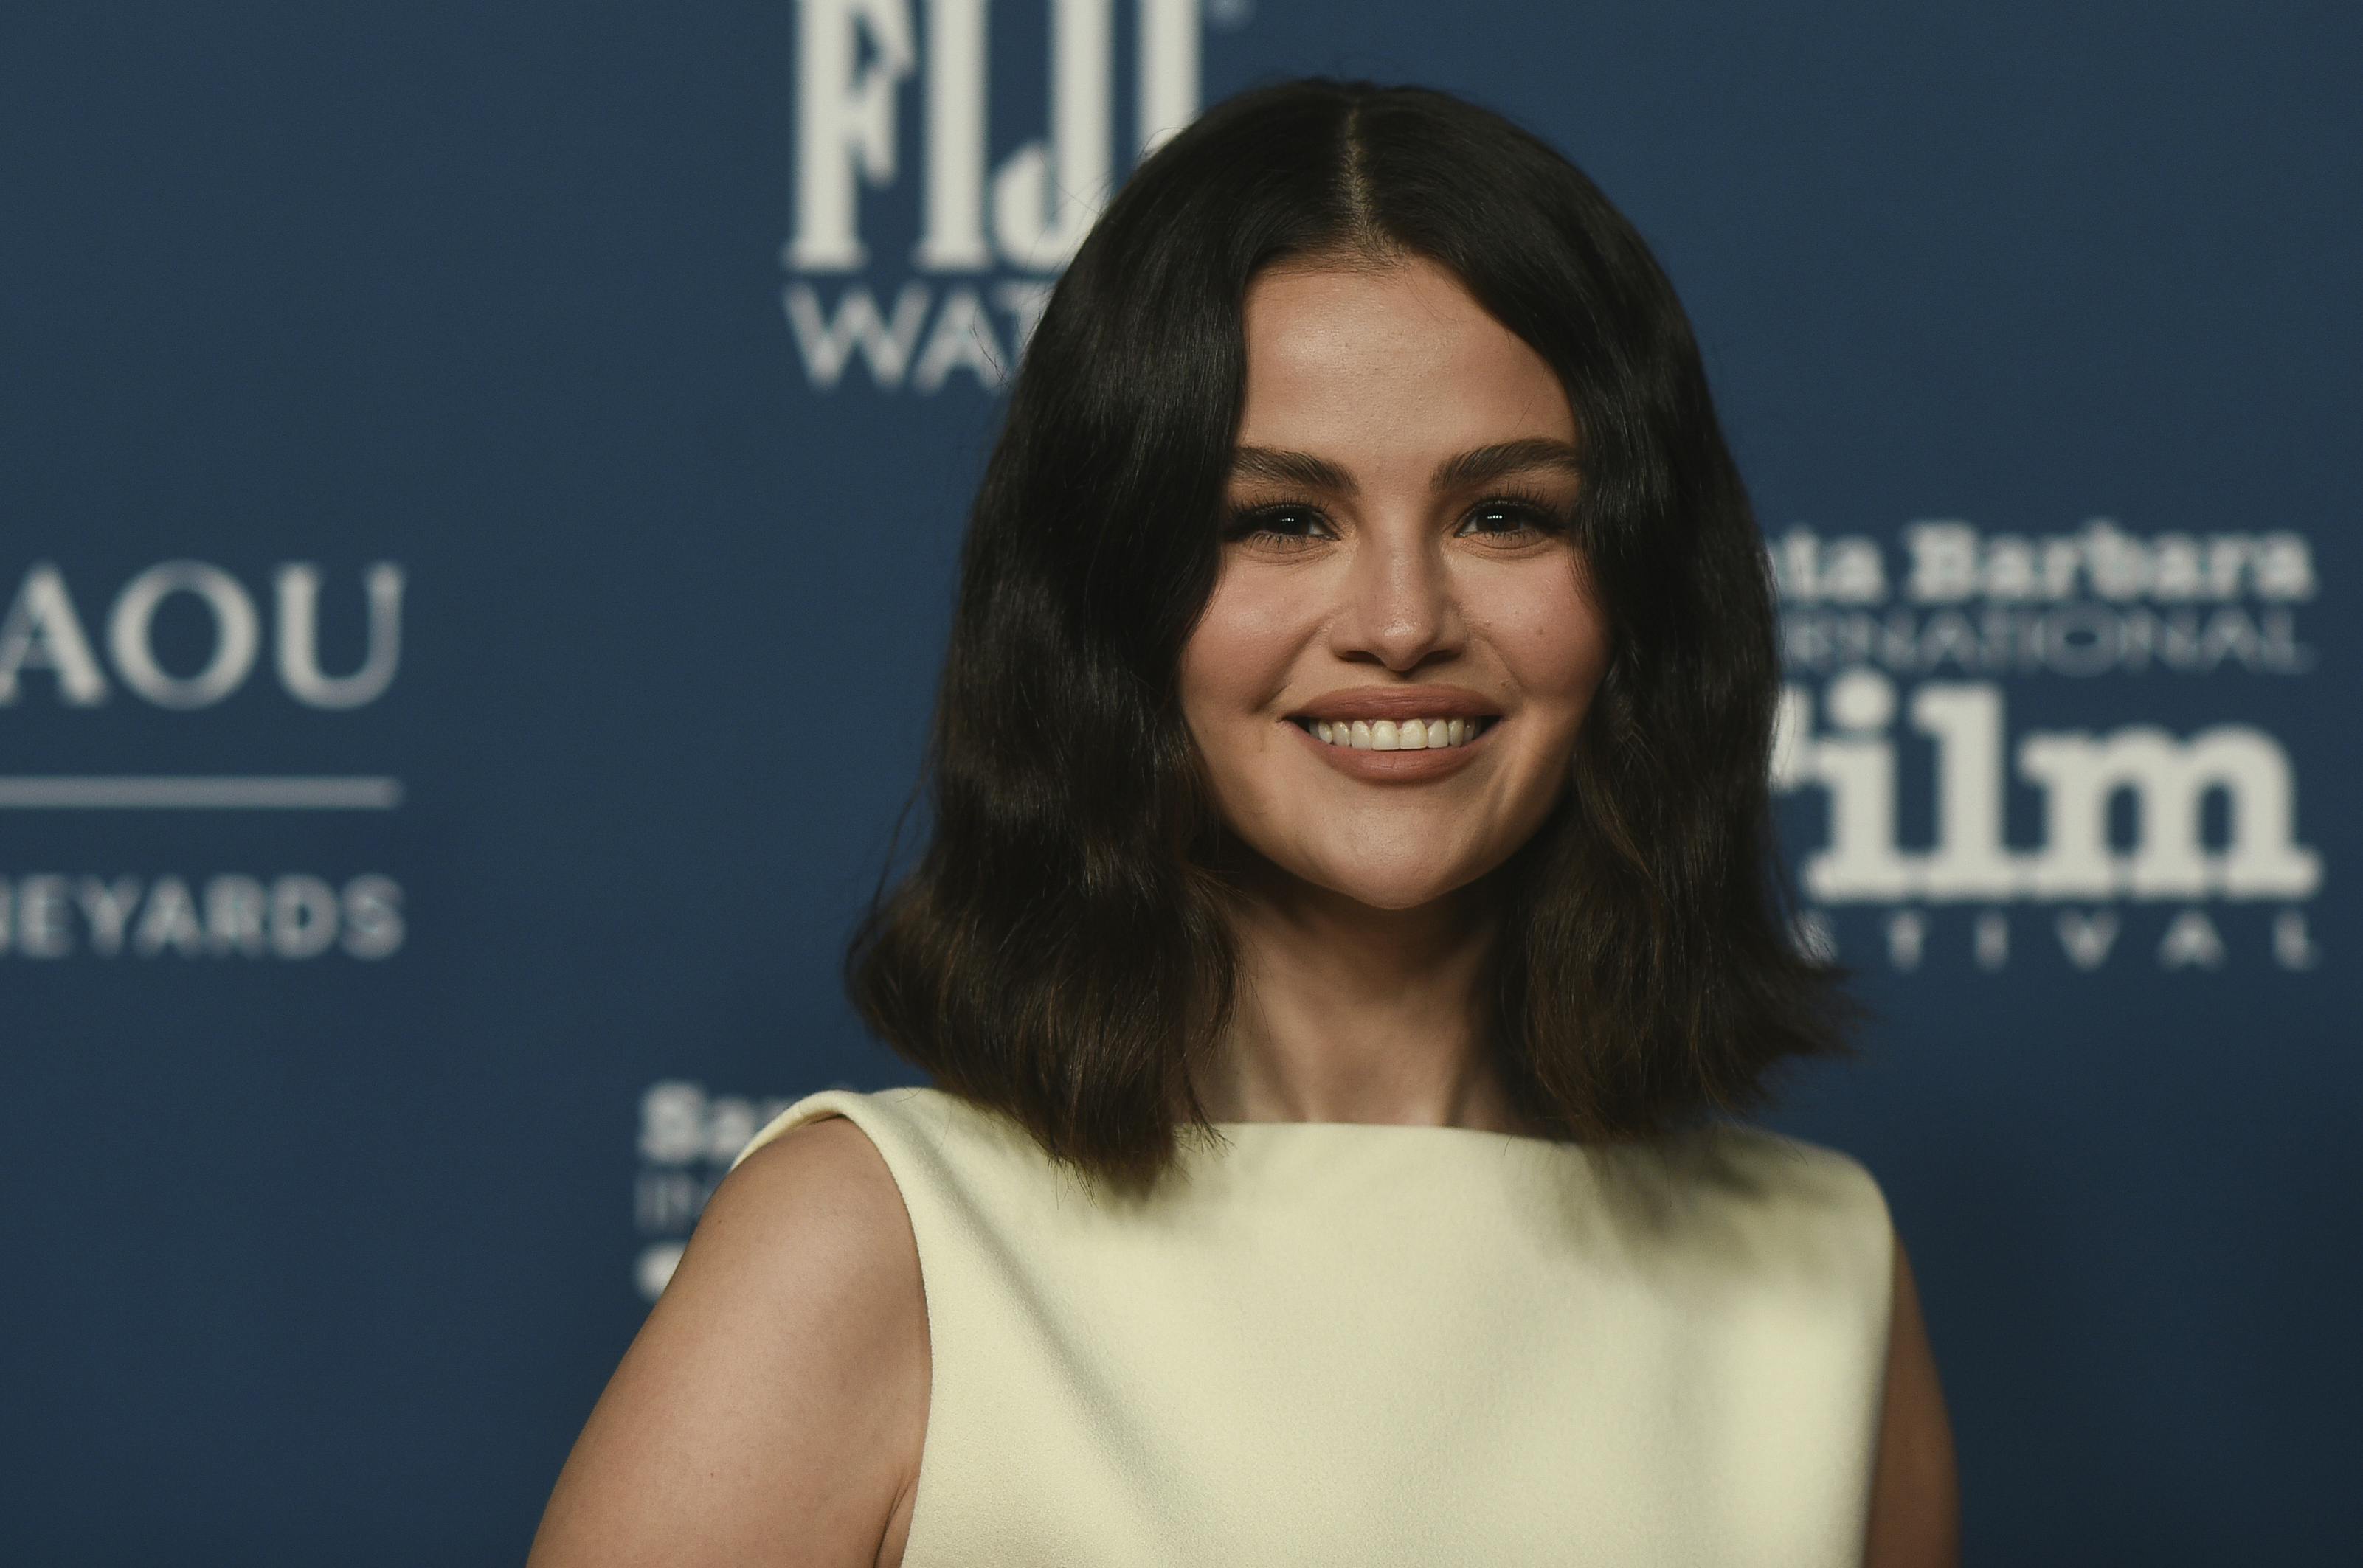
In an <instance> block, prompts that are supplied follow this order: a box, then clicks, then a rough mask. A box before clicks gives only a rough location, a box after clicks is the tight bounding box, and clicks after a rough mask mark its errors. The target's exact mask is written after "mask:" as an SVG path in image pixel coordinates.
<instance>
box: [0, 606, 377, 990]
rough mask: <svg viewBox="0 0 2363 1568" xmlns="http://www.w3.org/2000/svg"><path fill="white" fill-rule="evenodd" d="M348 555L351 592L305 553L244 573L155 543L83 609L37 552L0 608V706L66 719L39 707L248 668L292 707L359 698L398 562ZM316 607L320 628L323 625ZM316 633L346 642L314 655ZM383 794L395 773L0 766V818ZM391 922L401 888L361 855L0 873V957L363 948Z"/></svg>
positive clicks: (228, 694) (249, 681)
mask: <svg viewBox="0 0 2363 1568" xmlns="http://www.w3.org/2000/svg"><path fill="white" fill-rule="evenodd" d="M358 575H359V582H358V584H357V585H356V586H357V588H358V592H357V593H353V590H352V588H349V587H345V585H342V584H332V583H331V580H330V574H329V573H328V572H327V570H326V569H323V568H321V567H319V566H317V565H315V564H313V563H311V562H305V561H291V562H287V563H284V564H283V565H281V566H279V567H278V568H276V569H274V570H273V571H272V573H271V576H270V579H269V586H268V588H267V589H265V590H262V591H257V590H255V589H252V588H250V587H249V586H248V585H247V584H246V583H245V582H243V581H241V580H239V578H238V577H237V576H236V575H234V574H232V573H231V572H228V571H227V570H225V569H222V568H220V567H218V566H216V565H213V564H212V563H210V562H206V561H200V560H172V561H163V562H160V563H158V564H157V565H154V566H151V567H149V568H148V569H145V570H142V571H139V572H138V573H135V574H134V575H133V576H132V577H131V578H130V579H129V580H128V581H126V582H124V583H123V584H122V585H121V586H120V587H119V588H117V589H116V591H115V592H114V593H113V594H112V595H111V596H109V597H107V598H106V599H105V600H104V601H103V602H94V603H93V604H92V605H91V607H90V610H89V611H88V612H86V611H85V606H84V602H83V601H81V600H78V599H77V598H76V596H75V592H74V590H73V587H72V584H71V583H70V581H69V580H68V578H67V575H66V573H65V571H64V569H62V568H61V567H60V566H59V565H58V564H57V563H55V562H52V561H39V562H36V563H34V564H33V565H32V566H31V567H30V568H28V569H27V570H26V572H25V574H24V576H23V577H22V579H21V580H19V581H18V583H17V588H16V591H15V593H14V595H13V596H12V597H11V598H10V599H9V601H8V603H7V609H6V613H5V615H0V719H6V718H13V720H14V722H15V723H17V724H19V725H28V724H30V725H37V726H53V725H55V724H57V723H65V724H67V725H69V727H71V725H72V723H75V722H76V721H73V720H72V719H70V718H64V719H61V718H58V717H56V716H55V715H72V714H75V713H88V712H95V711H99V710H104V709H109V708H114V707H119V706H121V705H123V704H124V703H125V702H126V701H128V702H130V703H132V704H133V705H135V706H137V705H139V704H144V705H146V706H149V707H153V708H162V709H171V710H177V711H181V712H197V711H202V710H205V709H210V708H213V707H216V706H217V705H218V704H220V703H223V702H226V701H229V700H230V699H231V698H233V697H235V696H237V695H238V694H239V693H240V692H241V691H243V690H249V689H250V688H254V687H263V688H265V689H270V688H275V689H276V690H277V692H278V694H279V695H280V696H281V697H283V698H284V699H286V700H288V701H293V702H294V703H295V704H297V705H298V706H300V707H303V708H308V709H316V710H323V711H327V712H351V711H354V710H358V709H364V708H367V707H369V706H370V705H371V704H372V703H374V702H376V701H379V700H380V699H381V698H383V696H384V695H385V693H386V691H387V690H388V689H389V688H391V687H392V686H393V684H394V678H395V675H396V673H397V672H398V671H399V669H400V668H401V663H402V599H403V589H404V583H405V576H404V572H403V569H402V568H401V567H399V566H397V565H395V564H394V563H393V562H390V561H379V562H375V563H373V564H372V565H369V566H366V567H364V568H362V569H361V570H360V572H359V574H358ZM338 588H344V591H345V593H347V594H352V598H353V600H357V601H358V604H357V606H355V605H354V604H353V602H352V601H349V600H346V599H345V597H344V595H343V594H339V593H338V592H337V591H336V590H337V589H338ZM324 602H333V606H332V607H327V606H324ZM100 603H103V610H102V609H101V608H100ZM356 607H357V608H358V611H359V613H358V616H357V617H355V616H354V613H353V611H354V609H355V608H356ZM324 621H327V622H331V623H332V624H331V625H330V627H329V628H328V630H329V631H330V632H331V633H332V634H334V635H329V636H327V638H325V639H324V635H323V623H324ZM324 640H325V641H326V642H327V643H330V644H333V645H334V646H337V647H338V648H340V649H348V650H357V651H351V652H349V654H348V656H347V657H343V658H341V659H331V658H328V657H325V656H324ZM36 708H38V709H43V710H49V711H50V712H48V713H47V714H37V713H35V712H29V711H28V710H33V709H36ZM40 733H43V734H49V735H55V734H60V733H61V732H60V731H59V730H57V729H55V728H54V727H51V728H47V729H45V730H43V731H41V732H40ZM12 739H13V740H14V742H15V744H14V745H11V746H10V748H9V755H10V757H11V760H12V761H15V762H21V760H22V759H25V758H28V757H30V756H41V757H43V759H44V760H46V757H47V753H48V751H49V750H50V748H48V747H44V749H43V751H41V752H36V751H34V750H33V748H32V747H31V746H30V745H28V744H27V743H26V740H25V738H24V736H23V735H22V734H17V735H15V736H13V737H12ZM56 749H60V750H61V749H63V748H56ZM401 800H402V785H401V782H400V780H398V779H396V778H387V777H380V776H358V777H356V776H321V775H314V774H292V773H272V774H234V775H205V776H194V775H181V774H167V773H137V774H78V773H65V772H51V771H44V772H39V773H23V774H17V773H9V774H5V775H0V822H22V821H24V820H26V814H27V813H46V812H105V811H117V812H119V811H139V812H184V811H206V812H219V811H240V812H258V811H259V812H275V811H306V812H321V811H328V812H338V811H388V810H392V809H394V807H396V806H398V805H399V804H400V803H401ZM404 933H405V926H404V922H403V913H402V889H401V887H400V885H399V884H398V883H396V882H395V881H394V878H391V877H388V876H385V875H383V874H382V873H379V872H374V871H371V872H362V873H360V874H358V875H353V876H349V877H343V878H336V879H331V878H326V877H322V876H319V875H316V874H315V873H313V872H310V871H303V870H286V871H280V872H275V873H271V874H267V875H266V874H256V873H250V872H244V871H224V872H219V873H216V874H212V875H209V876H203V877H195V878H192V877H188V876H183V875H180V874H177V873H172V872H166V873H161V874H154V875H144V874H128V873H121V872H106V873H102V872H69V871H61V870H42V869H35V870H28V871H21V872H14V873H9V874H6V875H0V957H17V958H28V959H50V958H68V957H73V956H76V955H89V956H93V957H99V958H116V957H131V958H160V957H167V956H178V957H184V958H270V959H303V958H313V957H318V956H321V955H328V954H341V955H345V956H348V957H352V958H361V959H378V958H384V957H388V956H390V955H393V954H394V953H395V952H396V951H398V950H399V949H400V947H401V946H402V943H403V937H404Z"/></svg>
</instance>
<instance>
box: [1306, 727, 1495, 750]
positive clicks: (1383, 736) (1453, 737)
mask: <svg viewBox="0 0 2363 1568" xmlns="http://www.w3.org/2000/svg"><path fill="white" fill-rule="evenodd" d="M1306 727H1307V728H1309V729H1310V730H1312V732H1313V733H1314V734H1315V735H1316V736H1318V737H1319V738H1320V739H1321V740H1322V741H1323V742H1325V743H1326V744H1327V745H1343V746H1351V747H1352V748H1353V749H1355V750H1356V751H1438V750H1441V749H1443V748H1444V747H1446V746H1454V745H1468V744H1469V743H1470V741H1473V740H1475V739H1476V738H1477V737H1478V736H1479V735H1480V734H1483V733H1484V729H1485V722H1484V721H1483V720H1481V719H1405V720H1403V721H1402V722H1400V723H1398V722H1397V721H1395V720H1392V719H1380V720H1377V721H1376V722H1370V721H1366V720H1362V719H1356V720H1355V721H1354V722H1353V723H1350V724H1348V723H1346V722H1345V721H1343V720H1337V721H1332V720H1328V719H1315V720H1313V721H1311V722H1310V723H1308V724H1307V726H1306Z"/></svg>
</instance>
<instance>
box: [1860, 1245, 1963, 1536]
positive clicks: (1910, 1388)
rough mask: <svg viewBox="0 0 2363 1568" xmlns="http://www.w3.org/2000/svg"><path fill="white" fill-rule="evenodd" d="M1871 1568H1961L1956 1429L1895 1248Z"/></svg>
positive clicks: (1906, 1267) (1915, 1296) (1914, 1292)
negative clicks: (1893, 1294)
mask: <svg viewBox="0 0 2363 1568" xmlns="http://www.w3.org/2000/svg"><path fill="white" fill-rule="evenodd" d="M1892 1324H1893V1326H1892V1329H1891V1331H1890V1332H1889V1336H1888V1350H1887V1395H1886V1399H1885V1402H1884V1407H1883V1413H1882V1415H1881V1417H1880V1439H1879V1469H1878V1474H1877V1477H1876V1479H1875V1480H1874V1481H1873V1482H1872V1484H1871V1496H1870V1527H1869V1542H1868V1546H1867V1549H1866V1551H1865V1552H1864V1556H1863V1562H1864V1564H1865V1568H1959V1563H1960V1561H1961V1497H1960V1482H1959V1476H1958V1473H1957V1471H1956V1469H1955V1466H1954V1463H1953V1429H1952V1424H1951V1422H1950V1420H1949V1419H1947V1416H1946V1414H1945V1391H1944V1388H1943V1386H1942V1385H1941V1384H1939V1383H1938V1381H1937V1378H1936V1353H1935V1351H1934V1350H1933V1349H1932V1348H1931V1347H1930V1345H1929V1343H1928V1327H1927V1324H1926V1323H1925V1321H1923V1320H1922V1318H1921V1316H1920V1292H1919V1287H1918V1286H1916V1285H1915V1284H1914V1282H1913V1278H1912V1262H1911V1260H1910V1259H1909V1258H1907V1257H1906V1256H1904V1253H1903V1239H1902V1238H1901V1237H1899V1238H1897V1240H1896V1242H1895V1309H1894V1317H1893V1320H1892Z"/></svg>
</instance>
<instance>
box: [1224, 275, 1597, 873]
mask: <svg viewBox="0 0 2363 1568" xmlns="http://www.w3.org/2000/svg"><path fill="white" fill-rule="evenodd" d="M1246 325H1247V362H1248V367H1247V403H1246V408H1245V410H1244V411H1243V414H1242V416H1241V423H1240V426H1239V436H1238V446H1237V450H1236V452H1235V454H1234V463H1233V469H1232V472H1231V477H1230V480H1229V483H1228V495H1227V505H1226V514H1227V516H1226V525H1225V529H1224V543H1223V546H1222V551H1223V559H1222V570H1221V576H1220V578H1219V580H1217V582H1216V584H1215V591H1214V595H1213V598H1212V600H1211V601H1210V602H1209V603H1208V604H1207V607H1206V611H1205V613H1204V616H1203V617H1202V618H1201V620H1200V621H1199V623H1198V625H1197V628H1196V629H1195V631H1193V633H1192V635H1191V638H1190V641H1189V644H1188V646H1186V647H1185V648H1184V649H1183V651H1182V670H1181V686H1182V711H1183V713H1184V716H1185V717H1186V719H1187V721H1188V723H1189V725H1190V729H1191V733H1192V734H1193V736H1194V737H1195V738H1196V740H1197V744H1198V745H1199V747H1200V749H1201V750H1202V752H1203V753H1204V756H1205V758H1206V763H1207V767H1208V771H1209V772H1210V774H1211V776H1212V778H1213V781H1214V786H1215V793H1216V795H1217V797H1218V799H1219V801H1220V803H1221V807H1222V811H1223V813H1224V816H1225V818H1226V821H1227V822H1228V823H1230V825H1231V827H1232V829H1233V831H1234V832H1235V833H1237V834H1238V836H1239V837H1241V838H1242V839H1244V840H1245V841H1246V842H1247V844H1248V845H1249V846H1251V847H1252V848H1254V849H1255V850H1256V851H1258V852H1259V854H1260V855H1262V856H1263V857H1264V858H1265V859H1267V860H1269V861H1270V862H1271V863H1272V864H1274V865H1276V866H1278V867H1281V869H1282V870H1284V871H1286V872H1289V873H1291V874H1292V875H1294V876H1296V877H1298V878H1303V879H1304V880H1305V881H1307V882H1310V883H1314V884H1315V885H1317V886H1319V887H1322V888H1326V889H1330V890H1332V891H1334V892H1337V893H1340V894H1343V895H1345V896H1347V897H1349V898H1352V899H1355V900H1359V901H1360V902H1361V903H1364V904H1367V905H1370V906H1371V907H1374V908H1379V909H1391V910H1392V909H1411V908H1414V907H1416V906H1418V905H1421V904H1424V903H1426V902H1428V901H1429V900H1435V899H1437V898H1441V897H1443V896H1444V895H1446V894H1448V893H1450V892H1451V891H1453V890H1454V889H1458V888H1460V887H1463V886H1466V885H1467V884H1468V883H1470V882H1471V881H1474V880H1475V879H1476V878H1479V877H1481V876H1483V875H1484V874H1485V873H1486V872H1488V871H1491V870H1492V869H1493V868H1494V867H1497V866H1499V865H1501V864H1502V863H1503V861H1504V860H1506V859H1508V858H1509V856H1510V855H1511V854H1512V853H1513V852H1514V850H1516V849H1517V847H1518V846H1519V845H1521V844H1523V843H1525V841H1526V839H1527V838H1528V837H1530V836H1531V835H1532V834H1534V832H1535V830H1536V829H1537V827H1539V826H1540V825H1541V824H1542V823H1543V820H1544V819H1545V818H1546V817H1547V816H1548V814H1549V812H1550V810H1551V808H1552V806H1553V805H1554V804H1555V803H1556V802H1557V801H1558V800H1559V793H1560V790H1561V789H1562V788H1563V786H1564V784H1565V781H1566V779H1567V778H1568V775H1569V769H1570V761H1571V757H1572V753H1573V747H1574V743H1575V736H1576V731H1577V728H1578V727H1579V726H1580V725H1581V723H1582V722H1583V715H1584V711H1585V709H1586V708H1587V707H1588V706H1589V705H1590V704H1591V701H1592V693H1593V692H1594V691H1595V690H1597V689H1598V687H1599V684H1600V678H1601V674H1602V671H1603V669H1604V668H1606V665H1607V660H1608V636H1607V631H1606V628H1605V627H1604V625H1603V623H1602V619H1601V616H1600V614H1599V613H1598V612H1597V611H1596V610H1595V608H1594V607H1593V605H1592V602H1591V600H1590V597H1589V595H1588V591H1587V589H1586V586H1585V579H1584V569H1583V562H1582V559H1581V556H1580V555H1579V554H1578V552H1577V550H1576V548H1575V547H1574V545H1573V544H1572V543H1571V542H1570V538H1569V536H1568V534H1567V532H1566V530H1565V528H1564V526H1563V520H1564V519H1565V518H1566V517H1567V516H1568V515H1569V513H1570V512H1571V510H1572V508H1573V506H1574V503H1575V500H1576V495H1577V491H1578V488H1579V485H1580V482H1581V480H1580V475H1579V472H1578V470H1577V468H1576V443H1577V432H1576V427H1575V415H1574V413H1573V411H1572V410H1571V409H1570V407H1569V404H1568V401H1567V395H1566V393H1565V392H1563V391H1562V390H1561V389H1560V386H1559V379H1558V377H1557V376H1556V375H1554V374H1553V373H1552V371H1551V369H1550V367H1549V365H1548V364H1547V363H1546V362H1545V361H1544V359H1542V357H1541V356H1540V355H1538V354H1537V353H1536V352H1535V350H1534V349H1533V348H1529V347H1528V346H1527V345H1526V344H1525V342H1524V341H1523V340H1521V339H1520V338H1519V337H1517V336H1516V335H1515V334H1514V333H1512V332H1511V331H1510V330H1509V329H1508V328H1506V327H1504V326H1502V325H1501V323H1499V322H1497V321H1495V320H1494V319H1493V318H1492V316H1490V315H1486V314H1485V312H1484V310H1483V309H1482V308H1481V307H1480V306H1479V305H1478V304H1477V302H1476V301H1475V300H1474V299H1472V298H1471V297H1470V295H1469V293H1468V292H1467V291H1466V290H1465V289H1463V288H1462V287H1461V285H1460V283H1459V282H1458V281H1457V280H1456V279H1455V278H1454V277H1453V275H1452V274H1451V273H1450V272H1448V271H1445V270H1444V269H1443V268H1442V267H1440V266H1438V265H1437V264H1436V263H1434V262H1431V261H1427V260H1425V259H1406V260H1403V261H1402V262H1400V263H1398V264H1393V265H1390V266H1388V267H1385V268H1383V269H1380V270H1370V269H1362V268H1355V267H1349V266H1345V265H1341V264H1315V263H1295V264H1285V265H1282V266H1280V267H1275V268H1271V269H1269V270H1267V271H1264V272H1262V273H1259V275H1258V276H1257V277H1256V278H1255V279H1254V281H1253V282H1251V283H1250V284H1249V286H1248V294H1247V318H1246ZM1232 520H1236V521H1232ZM1323 725H1327V726H1328V733H1329V737H1330V738H1328V739H1326V740H1324V739H1323V738H1322V736H1321V734H1320V733H1319V730H1320V727H1321V726H1323ZM1472 734H1473V735H1474V738H1473V739H1471V738H1470V736H1471V735H1472ZM1407 747H1408V748H1410V749H1406V748H1407Z"/></svg>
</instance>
